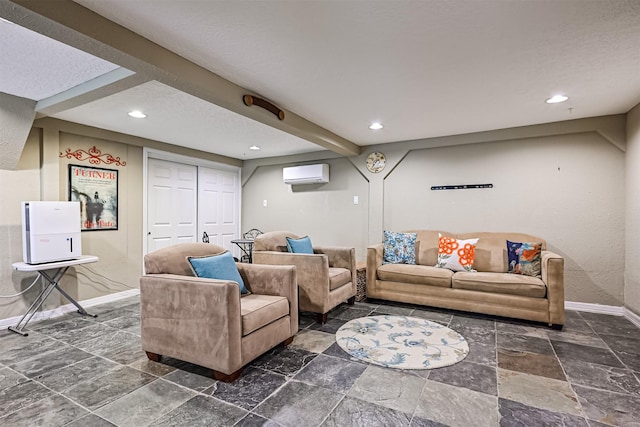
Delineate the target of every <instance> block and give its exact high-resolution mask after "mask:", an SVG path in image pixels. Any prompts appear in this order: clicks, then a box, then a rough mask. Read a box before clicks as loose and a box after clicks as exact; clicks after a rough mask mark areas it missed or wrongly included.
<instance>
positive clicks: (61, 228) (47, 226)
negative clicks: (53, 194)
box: [22, 202, 82, 264]
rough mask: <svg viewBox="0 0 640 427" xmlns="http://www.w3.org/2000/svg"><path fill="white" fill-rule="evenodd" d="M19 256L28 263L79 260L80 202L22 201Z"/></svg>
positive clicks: (80, 246) (80, 245)
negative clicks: (20, 254) (20, 250)
mask: <svg viewBox="0 0 640 427" xmlns="http://www.w3.org/2000/svg"><path fill="white" fill-rule="evenodd" d="M22 255H23V259H24V262H26V263H27V264H42V263H45V262H55V261H66V260H70V259H77V258H80V257H81V256H82V237H81V235H80V202H22Z"/></svg>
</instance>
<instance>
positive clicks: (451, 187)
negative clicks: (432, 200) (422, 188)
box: [431, 184, 493, 191]
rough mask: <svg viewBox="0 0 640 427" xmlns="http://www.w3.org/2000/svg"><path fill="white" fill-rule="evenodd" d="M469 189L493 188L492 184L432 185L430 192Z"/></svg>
mask: <svg viewBox="0 0 640 427" xmlns="http://www.w3.org/2000/svg"><path fill="white" fill-rule="evenodd" d="M471 188H493V184H463V185H434V186H433V187H431V190H434V191H435V190H466V189H471Z"/></svg>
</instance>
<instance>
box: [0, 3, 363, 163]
mask: <svg viewBox="0 0 640 427" xmlns="http://www.w3.org/2000/svg"><path fill="white" fill-rule="evenodd" d="M0 16H3V17H6V18H7V19H9V20H11V21H12V22H14V23H16V24H18V25H21V26H23V27H26V28H29V29H31V30H33V31H36V32H39V33H41V34H44V35H45V36H47V37H50V38H53V39H55V40H58V41H60V42H62V43H65V44H67V45H69V46H72V47H75V48H77V49H80V50H82V51H84V52H87V53H89V54H91V55H94V56H96V57H99V58H102V59H104V60H106V61H109V62H111V63H114V64H118V65H120V66H121V67H124V68H127V69H129V70H132V71H134V72H135V73H137V74H141V75H143V76H144V77H145V78H147V79H149V80H157V81H159V82H161V83H163V84H166V85H168V86H170V87H173V88H175V89H178V90H180V91H182V92H185V93H188V94H190V95H193V96H196V97H198V98H200V99H203V100H205V101H208V102H211V103H213V104H215V105H218V106H220V107H223V108H226V109H228V110H230V111H233V112H235V113H238V114H240V115H243V116H245V117H248V118H251V119H253V120H256V121H258V122H261V123H264V124H266V125H268V126H272V127H274V128H276V129H280V130H282V131H284V132H287V133H289V134H292V135H295V136H297V137H299V138H302V139H305V140H307V141H309V142H312V143H314V144H317V145H319V146H321V147H323V148H325V149H328V150H331V151H333V152H336V153H339V154H342V155H345V156H352V155H358V154H360V150H361V147H360V146H358V145H356V144H354V143H353V142H351V141H349V140H347V139H345V138H342V137H341V136H339V135H336V134H335V133H333V132H331V131H329V130H327V129H325V128H323V127H321V126H318V125H317V124H315V123H312V122H310V121H308V120H307V119H305V118H303V117H301V116H299V115H297V114H295V113H294V112H292V111H288V110H286V109H284V108H282V107H279V108H281V109H283V110H284V111H285V119H284V120H279V119H278V118H276V117H275V116H274V115H273V114H271V113H269V112H268V111H265V110H263V109H260V108H252V107H249V106H246V105H245V104H244V103H243V101H242V99H243V96H244V95H247V94H249V95H258V96H260V94H256V93H254V92H252V91H250V90H247V89H245V88H243V87H241V86H238V85H236V84H234V83H232V82H230V81H229V80H226V79H224V78H222V77H220V76H218V75H217V74H215V73H213V72H211V71H209V70H207V69H205V68H203V67H201V66H199V65H196V64H194V63H193V62H191V61H188V60H186V59H185V58H183V57H181V56H179V55H177V54H175V53H173V52H171V51H169V50H168V49H165V48H164V47H162V46H160V45H158V44H156V43H153V42H152V41H150V40H148V39H146V38H144V37H142V36H140V35H138V34H136V33H134V32H133V31H130V30H128V29H126V28H124V27H122V26H120V25H118V24H116V23H114V22H112V21H110V20H108V19H106V18H104V17H102V16H100V15H98V14H97V13H95V12H93V11H91V10H89V9H87V8H85V7H83V6H81V5H79V4H77V3H74V2H73V1H71V0H0Z"/></svg>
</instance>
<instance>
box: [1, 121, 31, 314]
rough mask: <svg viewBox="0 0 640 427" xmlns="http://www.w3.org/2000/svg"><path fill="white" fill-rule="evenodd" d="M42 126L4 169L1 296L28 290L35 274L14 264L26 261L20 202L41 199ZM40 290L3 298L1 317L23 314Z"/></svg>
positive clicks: (2, 176)
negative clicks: (10, 166) (15, 162)
mask: <svg viewBox="0 0 640 427" xmlns="http://www.w3.org/2000/svg"><path fill="white" fill-rule="evenodd" d="M40 136H41V132H40V129H32V130H31V133H29V137H28V138H27V141H26V143H25V145H24V150H23V151H22V155H21V156H20V160H19V161H18V165H17V167H16V168H15V169H14V170H11V171H9V170H3V169H0V195H1V197H2V203H0V295H13V294H16V293H18V292H21V291H23V290H25V289H26V288H27V287H28V286H29V285H30V284H31V282H32V281H33V279H34V277H35V276H34V275H33V274H30V273H20V272H18V271H14V270H13V269H12V268H11V264H12V263H14V262H16V261H22V219H21V207H20V202H22V201H26V200H40ZM39 291H40V288H39V286H35V287H34V288H32V289H31V291H29V292H27V293H26V294H25V295H24V296H21V297H15V298H0V319H4V318H7V317H12V316H18V315H21V314H23V313H24V312H25V311H26V309H27V308H28V307H29V305H30V304H31V302H32V301H33V299H34V298H35V297H36V296H37V295H38V292H39Z"/></svg>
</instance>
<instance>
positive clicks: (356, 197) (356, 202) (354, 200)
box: [353, 196, 360, 205]
mask: <svg viewBox="0 0 640 427" xmlns="http://www.w3.org/2000/svg"><path fill="white" fill-rule="evenodd" d="M358 203H360V200H358V196H353V204H354V205H357V204H358Z"/></svg>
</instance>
